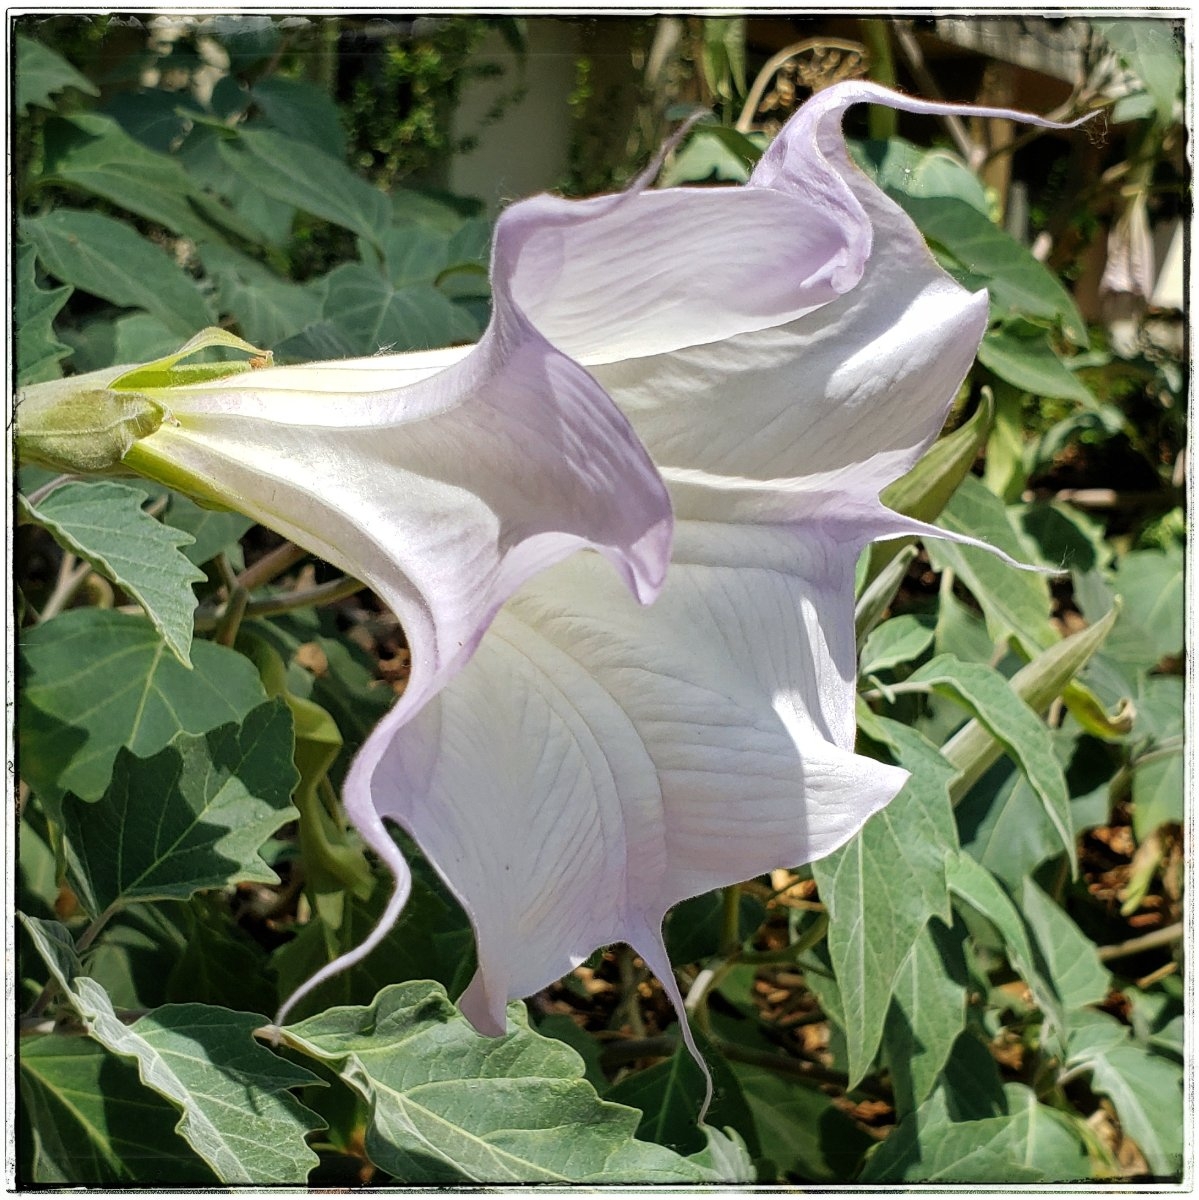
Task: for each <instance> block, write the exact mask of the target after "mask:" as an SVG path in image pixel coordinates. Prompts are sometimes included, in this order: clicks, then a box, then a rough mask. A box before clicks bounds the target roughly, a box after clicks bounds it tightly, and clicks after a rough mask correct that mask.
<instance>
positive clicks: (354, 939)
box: [271, 860, 475, 1016]
mask: <svg viewBox="0 0 1199 1200" xmlns="http://www.w3.org/2000/svg"><path fill="white" fill-rule="evenodd" d="M388 882H389V881H384V880H382V879H380V880H377V881H376V884H375V889H374V891H373V892H372V893H371V894H370V896H369V897H367V898H366V899H365V900H364V899H362V898H361V897H359V896H356V895H354V894H352V893H351V894H348V895H347V896H346V898H345V910H344V915H343V917H342V921H341V924H340V926H337V927H334V926H332V925H330V924H329V923H327V922H326V921H324V920H322V919H321V918H320V917H317V918H315V919H314V920H311V921H309V922H307V924H305V925H303V926H301V927H300V929H299V930H298V932H297V933H296V936H295V937H294V938H292V940H291V941H290V942H287V943H285V944H284V945H282V946H280V947H279V949H278V950H276V951H275V953H274V955H273V957H272V960H271V965H272V967H273V969H274V971H275V973H276V974H277V975H278V979H279V994H280V996H282V997H287V996H290V995H291V994H292V993H293V992H295V991H296V990H297V989H298V988H299V987H301V986H302V985H303V984H305V983H307V982H308V980H309V979H311V978H312V976H313V975H315V974H316V972H317V971H319V970H320V969H321V968H322V967H325V966H328V964H329V963H331V962H332V961H333V960H334V959H336V958H339V957H341V955H343V954H346V953H347V952H348V951H350V950H353V949H354V947H356V946H359V945H361V944H362V942H363V941H364V940H365V939H366V937H367V935H368V934H369V933H370V932H371V931H372V930H373V929H374V928H375V926H376V925H378V923H379V920H380V918H381V917H382V915H383V909H384V907H385V906H386V904H387V901H388V900H389V899H390V895H391V889H390V888H389V887H388ZM474 946H475V943H474V934H473V932H472V931H471V928H470V923H469V921H468V920H467V918H466V915H465V914H464V913H463V912H462V910H461V908H459V907H458V905H457V903H456V902H455V901H454V899H453V897H452V896H450V895H449V894H448V892H446V891H445V889H444V887H443V886H440V881H439V880H435V879H434V878H433V877H432V875H431V872H429V871H428V869H427V868H424V867H423V865H422V863H421V862H420V860H417V861H415V862H414V863H413V879H412V894H411V896H410V897H409V900H408V903H407V904H406V905H405V906H404V911H403V913H402V914H401V915H400V919H399V920H398V921H397V922H396V923H395V925H393V926H392V928H391V929H389V930H388V932H387V935H386V936H385V937H384V939H383V940H382V942H380V943H379V945H378V946H376V947H375V949H374V950H373V951H372V952H371V953H370V954H369V955H367V957H366V958H364V959H363V960H362V961H361V962H359V963H354V964H353V965H352V966H350V967H347V968H346V969H345V970H344V971H339V972H338V973H337V974H336V975H334V976H333V977H332V978H331V979H326V980H325V981H324V982H323V983H321V984H320V985H319V986H318V987H316V988H315V989H314V990H313V991H312V992H310V993H308V994H307V995H305V996H303V997H302V998H301V999H300V1000H299V1001H298V1002H297V1004H296V1006H295V1009H294V1010H293V1011H294V1012H295V1014H296V1015H298V1016H299V1015H309V1014H312V1013H319V1012H322V1011H323V1010H325V1009H328V1008H332V1007H334V1006H335V1005H341V1004H369V1003H370V1002H371V1000H372V999H373V998H374V997H375V996H376V995H377V994H378V993H379V992H380V991H382V990H383V988H385V987H387V986H388V985H390V984H394V983H404V982H408V981H410V980H416V979H427V980H433V981H435V982H437V983H440V984H441V985H442V986H443V987H444V988H445V989H446V990H447V991H448V992H449V993H450V995H452V996H457V995H460V994H461V993H462V992H463V991H464V990H465V989H466V985H467V984H468V983H469V982H470V977H471V976H472V975H473V974H474V970H475V949H474Z"/></svg>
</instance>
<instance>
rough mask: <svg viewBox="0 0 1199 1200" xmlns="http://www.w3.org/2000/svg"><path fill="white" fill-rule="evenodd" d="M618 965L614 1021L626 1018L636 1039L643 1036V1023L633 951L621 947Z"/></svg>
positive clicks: (626, 947)
mask: <svg viewBox="0 0 1199 1200" xmlns="http://www.w3.org/2000/svg"><path fill="white" fill-rule="evenodd" d="M618 962H619V964H620V993H621V1000H620V1004H619V1005H618V1007H617V1009H616V1013H615V1020H616V1021H618V1022H619V1021H621V1020H622V1019H623V1018H625V1017H627V1018H628V1022H629V1025H630V1026H631V1027H632V1030H633V1032H634V1033H635V1034H636V1035H637V1036H638V1037H644V1036H645V1021H644V1020H643V1019H642V1016H641V993H640V992H639V991H638V989H637V985H638V983H639V982H640V981H639V980H638V978H637V968H636V967H635V966H634V965H633V950H632V949H631V948H630V947H628V946H622V947H621V948H620V951H619V955H618Z"/></svg>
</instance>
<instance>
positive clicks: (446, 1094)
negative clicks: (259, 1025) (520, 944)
mask: <svg viewBox="0 0 1199 1200" xmlns="http://www.w3.org/2000/svg"><path fill="white" fill-rule="evenodd" d="M508 1016H509V1021H510V1023H512V1024H514V1025H515V1029H514V1030H513V1031H512V1032H510V1033H508V1034H506V1035H504V1036H503V1037H498V1038H485V1037H482V1036H480V1035H479V1034H477V1033H475V1032H474V1030H473V1029H471V1027H470V1026H469V1025H468V1024H467V1022H466V1019H465V1018H464V1017H462V1016H461V1014H459V1013H458V1011H457V1010H456V1009H455V1008H454V1006H453V1005H452V1004H451V1003H450V1001H449V999H448V998H447V997H446V995H445V993H444V992H443V991H442V990H441V989H440V988H439V987H437V986H436V985H434V984H429V983H407V984H399V985H397V986H394V987H389V988H386V989H385V990H384V991H382V992H380V993H379V995H378V996H377V997H376V998H375V1001H374V1003H373V1004H372V1005H371V1006H370V1007H369V1008H337V1009H332V1010H329V1011H327V1012H325V1013H322V1014H320V1015H318V1016H315V1017H310V1018H309V1019H308V1020H306V1021H301V1022H300V1023H299V1024H296V1025H290V1026H287V1027H285V1028H284V1029H282V1030H281V1037H282V1039H283V1041H284V1042H285V1043H286V1044H287V1045H288V1046H290V1047H292V1048H293V1049H295V1050H298V1051H299V1052H300V1053H302V1054H305V1055H307V1056H309V1057H311V1058H315V1059H317V1060H319V1061H321V1062H323V1063H326V1064H328V1065H329V1066H330V1067H332V1068H333V1069H334V1070H335V1071H336V1072H337V1073H338V1074H339V1075H340V1076H341V1078H342V1079H344V1080H345V1081H346V1083H348V1084H349V1085H350V1086H351V1087H352V1088H354V1089H355V1090H356V1091H357V1092H359V1093H360V1094H361V1095H362V1096H363V1097H364V1098H366V1099H367V1100H368V1101H369V1103H370V1106H371V1120H370V1125H369V1126H368V1128H367V1132H366V1149H367V1153H368V1154H369V1156H370V1159H371V1161H372V1162H373V1163H375V1164H376V1165H377V1166H378V1167H380V1168H381V1169H383V1170H385V1171H387V1172H388V1173H389V1174H391V1175H394V1176H395V1177H396V1179H397V1180H399V1181H401V1182H405V1183H419V1184H425V1185H429V1184H436V1183H443V1184H449V1183H464V1182H475V1183H491V1184H497V1185H498V1184H505V1183H506V1184H514V1183H556V1184H559V1185H561V1184H579V1183H591V1184H598V1183H609V1184H621V1183H623V1184H630V1183H637V1184H648V1183H683V1184H693V1185H694V1184H698V1183H716V1182H722V1181H723V1182H736V1181H737V1180H738V1179H745V1178H746V1174H745V1172H746V1170H747V1168H748V1165H749V1164H748V1160H747V1159H746V1158H745V1155H744V1150H743V1149H742V1150H741V1151H740V1152H736V1151H733V1152H732V1153H731V1154H730V1153H729V1150H730V1147H729V1143H728V1139H724V1140H723V1144H718V1147H719V1154H718V1157H719V1158H720V1159H721V1160H722V1167H723V1170H726V1171H727V1170H732V1171H733V1172H734V1174H733V1175H729V1174H723V1173H718V1172H720V1171H721V1168H720V1167H717V1166H716V1165H711V1166H709V1165H701V1163H700V1162H698V1161H696V1160H693V1159H687V1158H683V1157H681V1156H680V1155H678V1154H675V1153H674V1152H673V1151H671V1150H667V1149H666V1148H665V1147H662V1146H655V1145H653V1144H652V1143H648V1142H639V1141H636V1140H635V1138H634V1130H635V1129H636V1126H637V1121H638V1118H639V1114H638V1113H637V1112H636V1110H634V1109H630V1108H624V1107H623V1106H621V1105H617V1104H607V1103H605V1102H604V1101H601V1100H600V1099H599V1098H598V1097H597V1096H596V1094H595V1092H594V1090H593V1089H592V1088H591V1087H590V1085H588V1084H587V1083H585V1082H584V1081H583V1079H582V1075H583V1064H582V1061H581V1060H580V1059H579V1057H578V1056H577V1055H576V1054H575V1053H574V1051H573V1050H571V1049H570V1048H569V1047H567V1046H565V1045H564V1044H563V1043H561V1042H558V1041H555V1040H553V1039H550V1038H543V1037H541V1036H539V1035H538V1034H535V1033H533V1032H532V1031H531V1030H530V1029H529V1028H528V1026H527V1023H526V1018H525V1015H524V1006H523V1005H519V1004H514V1005H512V1006H511V1007H510V1008H509V1010H508ZM714 1149H715V1148H713V1147H712V1146H711V1145H710V1146H709V1150H708V1152H707V1153H708V1154H712V1153H713V1151H714Z"/></svg>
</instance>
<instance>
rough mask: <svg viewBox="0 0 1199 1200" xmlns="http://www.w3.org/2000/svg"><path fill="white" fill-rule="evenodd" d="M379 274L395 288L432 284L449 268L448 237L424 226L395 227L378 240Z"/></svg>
mask: <svg viewBox="0 0 1199 1200" xmlns="http://www.w3.org/2000/svg"><path fill="white" fill-rule="evenodd" d="M379 244H380V246H381V247H382V252H383V274H384V275H385V276H386V278H387V279H388V280H389V281H390V282H391V283H392V284H393V285H394V286H395V287H397V288H402V287H407V286H409V285H410V284H414V283H428V284H433V283H436V282H437V278H438V276H439V275H441V273H442V272H443V271H444V270H445V269H446V268H447V267H449V266H450V265H451V262H452V260H451V258H450V234H448V233H443V232H441V231H439V230H435V229H429V228H428V227H426V226H424V225H396V226H393V227H392V228H391V229H388V230H385V231H384V232H383V233H382V234H381V235H380V237H379Z"/></svg>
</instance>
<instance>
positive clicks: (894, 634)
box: [858, 615, 933, 675]
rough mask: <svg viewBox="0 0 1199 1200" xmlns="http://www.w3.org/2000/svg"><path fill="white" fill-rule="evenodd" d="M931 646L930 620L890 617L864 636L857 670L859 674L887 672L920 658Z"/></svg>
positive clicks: (931, 628)
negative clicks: (867, 635) (864, 640)
mask: <svg viewBox="0 0 1199 1200" xmlns="http://www.w3.org/2000/svg"><path fill="white" fill-rule="evenodd" d="M932 644H933V627H932V623H931V621H930V619H929V618H927V617H916V616H911V615H905V616H902V617H892V618H891V620H889V621H884V622H883V623H882V624H881V625H879V626H878V627H877V628H876V629H874V630H873V631H872V632H871V634H870V636H869V637H867V639H866V642H865V644H864V645H863V646H862V654H861V661H860V663H859V667H858V669H859V671H860V673H861V674H862V675H872V674H874V673H875V672H876V671H888V670H890V669H891V668H893V667H898V666H901V665H902V664H903V663H906V662H911V661H912V660H913V659H915V658H919V657H920V656H921V655H922V654H923V653H924V652H925V651H926V650H927V649H928V648H929V646H931V645H932Z"/></svg>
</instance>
